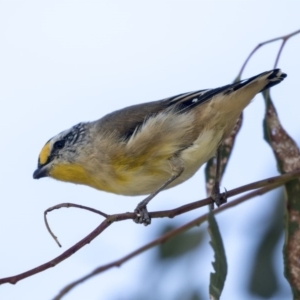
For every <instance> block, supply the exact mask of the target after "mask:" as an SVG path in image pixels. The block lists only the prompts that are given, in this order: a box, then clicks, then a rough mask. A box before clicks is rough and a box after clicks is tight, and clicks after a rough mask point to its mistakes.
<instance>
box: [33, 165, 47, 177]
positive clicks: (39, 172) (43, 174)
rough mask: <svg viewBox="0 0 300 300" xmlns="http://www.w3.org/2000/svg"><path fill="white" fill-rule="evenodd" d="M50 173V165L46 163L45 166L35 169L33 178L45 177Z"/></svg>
mask: <svg viewBox="0 0 300 300" xmlns="http://www.w3.org/2000/svg"><path fill="white" fill-rule="evenodd" d="M48 175H49V167H48V165H45V166H41V167H38V168H37V169H36V170H35V171H34V173H33V178H34V179H40V178H43V177H47V176H48Z"/></svg>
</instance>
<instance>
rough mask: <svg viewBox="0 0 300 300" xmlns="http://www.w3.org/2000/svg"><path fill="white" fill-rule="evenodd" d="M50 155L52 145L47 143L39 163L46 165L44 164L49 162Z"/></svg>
mask: <svg viewBox="0 0 300 300" xmlns="http://www.w3.org/2000/svg"><path fill="white" fill-rule="evenodd" d="M49 155H50V143H47V144H46V145H45V146H44V147H43V149H42V151H41V153H40V156H39V163H40V164H41V165H44V164H45V163H46V162H47V160H48V157H49Z"/></svg>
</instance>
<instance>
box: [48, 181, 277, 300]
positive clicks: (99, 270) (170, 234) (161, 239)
mask: <svg viewBox="0 0 300 300" xmlns="http://www.w3.org/2000/svg"><path fill="white" fill-rule="evenodd" d="M280 185H281V183H279V182H276V183H272V184H270V185H269V186H267V187H263V188H260V189H258V190H257V191H254V192H250V193H248V194H247V195H244V196H242V197H240V198H238V199H236V200H233V201H231V202H229V203H227V204H225V205H222V206H221V207H219V208H217V209H215V210H214V213H219V212H221V211H224V210H226V209H228V208H230V207H233V206H236V205H238V204H240V203H242V202H244V201H246V200H249V199H251V198H254V197H256V196H259V195H263V194H265V193H267V192H269V191H271V190H273V189H275V188H277V187H279V186H280ZM207 217H208V213H206V214H204V215H202V216H201V217H198V218H196V219H194V220H193V221H190V222H188V223H186V224H184V225H183V226H180V227H178V228H176V229H174V230H171V231H169V232H167V233H166V234H164V235H162V236H160V237H159V238H157V239H155V240H153V241H152V242H150V243H148V244H146V245H144V246H142V247H140V248H138V249H136V250H135V251H133V252H131V253H129V254H127V255H125V256H124V257H122V258H120V259H118V260H115V261H113V262H111V263H108V264H106V265H103V266H100V267H98V268H96V269H95V270H94V271H92V272H91V273H90V274H88V275H86V276H84V277H82V278H80V279H78V280H76V281H74V282H72V283H70V284H68V285H67V286H66V287H64V288H63V289H62V290H61V291H60V293H59V294H58V295H57V296H55V297H54V298H53V300H59V299H61V298H62V297H63V296H64V295H66V294H67V293H68V292H69V291H70V290H71V289H73V288H74V287H76V286H77V285H79V284H81V283H83V282H84V281H86V280H88V279H90V278H91V277H93V276H95V275H98V274H100V273H103V272H104V271H107V270H108V269H111V268H113V267H120V266H121V265H122V264H123V263H125V262H127V261H128V260H130V259H131V258H133V257H135V256H137V255H139V254H141V253H143V252H145V251H146V250H149V249H151V248H153V247H154V246H157V245H159V244H162V243H164V242H166V241H167V240H169V239H170V238H172V237H174V236H177V235H179V234H181V233H183V232H185V231H187V230H189V229H191V228H192V227H195V226H199V225H200V224H201V223H203V222H204V221H206V219H207Z"/></svg>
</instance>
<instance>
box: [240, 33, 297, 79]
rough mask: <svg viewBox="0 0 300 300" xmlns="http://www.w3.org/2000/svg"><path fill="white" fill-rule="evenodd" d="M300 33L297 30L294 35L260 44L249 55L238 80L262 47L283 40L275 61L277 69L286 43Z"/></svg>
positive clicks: (290, 34)
mask: <svg viewBox="0 0 300 300" xmlns="http://www.w3.org/2000/svg"><path fill="white" fill-rule="evenodd" d="M299 33H300V29H299V30H297V31H294V32H292V33H289V34H287V35H283V36H280V37H277V38H274V39H271V40H268V41H265V42H262V43H259V44H258V45H257V46H256V47H255V48H254V49H253V50H252V51H251V53H250V54H249V56H248V57H247V59H246V60H245V62H244V64H243V66H242V68H241V70H240V72H239V74H238V76H237V79H240V78H241V76H242V73H243V72H244V69H245V67H246V65H247V64H248V62H249V60H250V58H251V57H252V56H253V54H254V53H255V52H256V51H257V50H258V49H259V48H261V47H262V46H264V45H266V44H270V43H273V42H277V41H279V40H282V44H281V46H280V49H279V51H278V54H277V57H276V60H275V65H274V68H276V67H277V64H278V61H279V58H280V55H281V53H282V50H283V48H284V45H285V43H286V41H287V40H288V39H290V38H291V37H293V36H294V35H297V34H299Z"/></svg>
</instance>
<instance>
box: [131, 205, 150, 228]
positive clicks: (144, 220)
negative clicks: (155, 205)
mask: <svg viewBox="0 0 300 300" xmlns="http://www.w3.org/2000/svg"><path fill="white" fill-rule="evenodd" d="M140 204H141V203H140ZM140 204H139V205H138V206H137V207H136V209H135V210H134V212H135V213H136V217H135V219H134V220H133V221H134V222H135V223H138V224H144V225H145V226H147V225H150V224H151V218H150V216H149V213H148V210H147V206H146V205H140Z"/></svg>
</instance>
